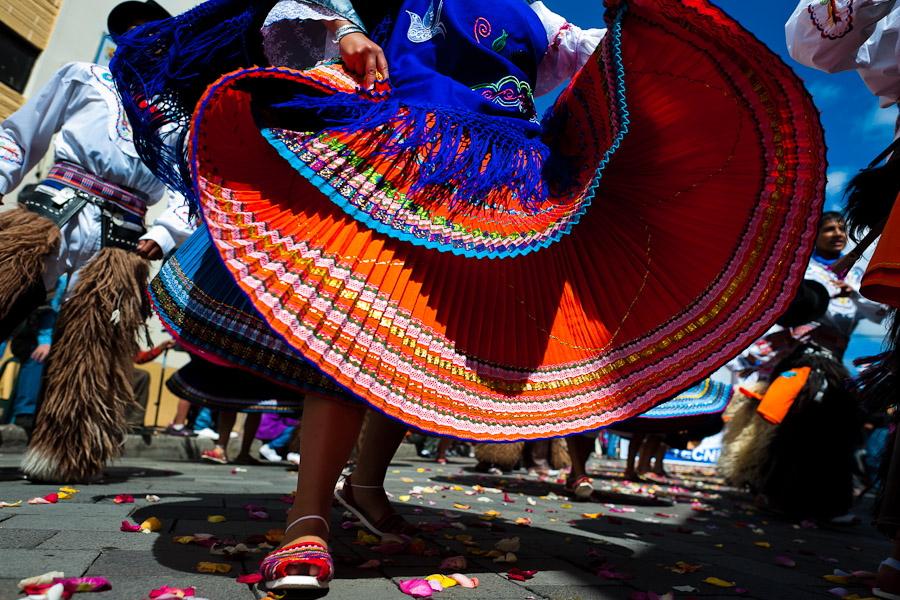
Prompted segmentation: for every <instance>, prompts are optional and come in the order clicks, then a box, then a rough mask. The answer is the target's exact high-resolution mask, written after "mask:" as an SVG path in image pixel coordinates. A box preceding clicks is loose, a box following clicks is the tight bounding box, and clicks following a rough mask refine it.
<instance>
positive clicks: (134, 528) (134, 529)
mask: <svg viewBox="0 0 900 600" xmlns="http://www.w3.org/2000/svg"><path fill="white" fill-rule="evenodd" d="M119 530H120V531H127V532H128V533H135V532H137V531H140V530H141V527H140V525H132V524H131V523H129V522H128V521H122V526H121V527H119Z"/></svg>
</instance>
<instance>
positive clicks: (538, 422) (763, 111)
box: [192, 0, 825, 441]
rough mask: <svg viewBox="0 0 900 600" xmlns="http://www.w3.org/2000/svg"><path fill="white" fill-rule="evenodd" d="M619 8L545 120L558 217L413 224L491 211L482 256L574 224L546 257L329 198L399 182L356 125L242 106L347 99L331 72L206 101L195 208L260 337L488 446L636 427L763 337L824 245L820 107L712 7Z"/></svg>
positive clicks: (279, 77) (199, 122)
mask: <svg viewBox="0 0 900 600" xmlns="http://www.w3.org/2000/svg"><path fill="white" fill-rule="evenodd" d="M628 9H629V12H628V14H626V15H625V18H624V23H623V28H622V37H621V43H620V45H618V46H615V45H612V44H607V45H604V47H603V48H602V49H599V50H598V52H597V54H596V55H595V56H594V57H592V59H591V60H590V61H589V63H588V65H586V66H585V68H584V69H583V70H582V72H581V73H579V75H578V76H576V78H575V79H574V80H573V82H572V84H571V85H570V87H569V88H568V89H567V90H566V91H565V92H564V93H563V96H562V97H561V98H560V100H559V102H558V103H557V105H556V107H555V109H554V111H555V114H557V115H559V114H562V111H567V115H568V118H567V119H566V120H565V124H564V127H565V132H564V135H558V136H557V137H556V140H557V141H556V142H554V143H555V144H556V146H555V147H554V148H555V150H557V151H559V152H562V153H563V154H566V155H568V156H574V157H575V158H573V159H572V161H573V162H572V164H574V166H575V167H576V170H575V174H574V179H575V181H576V183H575V185H574V186H573V187H571V188H570V192H569V196H568V197H566V198H562V197H561V198H557V204H556V205H555V206H556V207H557V208H558V207H559V206H568V207H569V208H568V209H567V210H560V211H558V214H555V216H554V215H551V216H552V219H550V221H549V222H548V220H547V219H548V217H547V215H546V214H540V215H529V214H528V213H515V214H513V213H512V212H510V210H509V206H508V205H503V203H502V202H494V203H492V204H490V205H483V206H481V207H478V208H477V209H471V210H469V212H466V213H465V214H463V215H461V216H459V215H454V214H453V211H454V210H463V209H461V208H459V207H456V208H455V209H454V208H451V207H447V206H431V207H429V206H421V205H420V206H418V207H413V208H414V212H415V210H418V209H421V210H418V213H417V214H418V215H419V216H420V218H421V220H422V223H423V225H422V227H421V228H419V229H416V231H417V232H418V231H421V230H427V229H428V228H429V227H430V228H431V229H432V231H434V232H435V233H434V235H438V234H439V233H440V232H438V231H437V230H436V229H435V228H436V227H438V226H442V225H443V224H445V223H446V222H447V220H448V219H453V218H457V217H458V219H460V220H461V221H460V222H464V224H465V226H466V227H473V224H474V223H477V222H478V221H479V219H481V221H482V222H483V223H484V226H483V227H482V228H481V229H480V230H479V231H478V234H479V235H481V237H482V238H484V239H485V240H487V241H486V242H485V243H490V240H491V239H497V238H499V237H501V236H504V235H507V236H508V237H509V239H513V240H518V239H521V236H525V237H527V235H528V232H529V231H530V230H531V221H530V220H529V219H532V218H533V220H534V223H536V224H539V225H540V227H541V228H543V229H541V230H540V231H537V229H536V228H535V231H537V233H536V234H535V235H540V234H541V231H543V232H550V231H551V230H553V227H554V223H553V219H557V220H560V219H564V218H568V217H569V216H571V215H572V214H575V213H578V215H577V216H578V218H577V219H572V221H571V222H570V223H567V224H566V226H565V227H563V228H562V229H561V230H559V231H561V232H562V233H560V234H559V235H557V234H556V233H553V232H551V234H547V236H546V240H547V243H546V244H544V246H545V247H542V248H541V249H539V250H537V251H530V252H527V253H521V254H518V255H515V256H509V257H506V258H473V257H471V256H467V255H465V253H464V252H463V253H454V252H448V251H441V250H440V249H438V248H434V247H428V246H427V245H423V244H420V243H413V242H411V241H409V240H407V239H398V237H397V236H394V235H392V234H390V232H387V233H383V232H381V231H376V229H375V228H373V227H371V226H368V225H366V224H364V223H363V222H361V220H360V219H358V218H355V217H358V216H359V214H360V213H359V212H358V211H357V212H354V211H356V210H357V209H352V210H351V209H350V208H349V207H348V205H347V204H346V203H345V204H341V203H340V202H339V201H338V200H340V199H336V193H337V194H340V193H341V191H342V190H344V191H346V195H345V196H344V197H345V198H346V197H348V196H353V197H356V195H359V194H362V195H363V196H364V197H363V199H365V198H366V197H367V196H365V195H366V194H370V195H371V197H373V198H374V197H376V195H377V191H378V190H379V189H383V188H379V187H378V185H376V184H375V183H374V182H373V181H374V180H373V179H372V178H371V177H372V176H373V174H374V177H375V179H377V178H378V177H382V178H386V179H390V177H389V172H390V165H384V164H376V162H377V160H376V159H375V158H374V155H372V154H367V148H366V147H365V144H363V143H362V142H361V140H364V139H366V138H365V136H366V133H367V132H360V133H355V132H351V133H346V132H345V133H335V132H327V131H326V132H324V133H321V134H311V133H306V132H303V131H296V130H291V129H290V128H288V127H285V126H284V125H283V124H282V123H279V122H275V121H267V117H266V115H260V114H257V113H255V112H254V110H253V94H254V90H255V89H265V88H266V84H270V83H271V82H273V81H276V82H277V84H278V85H279V86H293V87H294V88H296V93H297V94H303V93H313V90H314V89H315V93H319V94H321V93H322V91H321V90H322V89H323V86H322V85H313V84H311V83H310V82H311V80H313V79H315V78H316V77H319V76H321V79H324V78H327V79H328V80H329V81H330V85H337V86H339V85H340V79H341V77H340V75H339V74H338V75H337V76H336V75H335V72H334V67H333V65H331V66H326V67H323V68H320V69H319V70H318V71H312V72H304V73H296V72H290V71H286V70H283V69H249V70H245V71H241V72H237V73H233V74H230V75H228V76H226V77H224V78H222V79H221V80H220V81H219V82H217V83H216V84H214V85H213V86H211V87H210V89H209V90H208V92H207V95H206V96H205V97H204V99H203V101H202V102H201V104H200V106H199V108H198V111H197V113H196V114H195V118H194V122H193V148H192V150H193V166H194V170H195V178H196V185H197V188H198V190H199V193H200V200H201V203H202V209H203V214H204V217H205V221H206V224H207V226H208V228H209V231H210V233H211V236H212V240H213V243H214V245H215V247H216V249H217V251H218V253H219V255H220V256H221V258H222V260H223V261H224V264H225V266H226V267H227V269H228V272H229V273H230V275H231V276H232V277H233V278H234V281H235V282H236V283H237V285H238V286H239V287H240V289H241V290H242V291H243V292H244V293H245V294H246V295H247V297H248V298H249V300H250V302H251V303H252V304H253V306H254V308H255V309H256V310H257V311H258V313H259V315H261V317H262V318H263V319H264V320H265V322H266V323H267V324H268V326H269V327H271V329H272V330H273V332H274V333H276V334H277V335H278V336H280V337H281V338H283V340H284V341H285V342H287V344H289V345H290V346H291V347H293V348H294V349H295V350H296V351H297V352H298V356H299V357H302V360H305V361H308V362H309V363H311V364H312V365H313V366H314V367H315V369H317V370H319V371H321V372H323V373H325V374H326V375H328V376H329V377H330V378H332V379H333V380H334V381H336V382H337V383H338V384H340V385H341V386H342V387H344V388H346V389H347V390H348V391H349V392H351V393H352V394H353V395H355V396H357V397H359V398H362V399H364V400H365V401H366V402H368V403H369V404H370V405H371V406H373V407H374V408H376V409H378V410H380V411H382V412H384V413H386V414H387V415H389V416H391V417H395V418H397V419H400V420H401V421H404V422H405V423H407V424H409V425H411V426H414V427H417V428H419V429H423V430H426V431H430V432H434V433H437V434H445V435H453V436H457V437H463V438H469V439H476V440H492V441H503V440H517V439H524V438H539V437H548V436H553V435H567V434H573V433H577V432H582V431H587V430H592V429H596V428H599V427H603V426H606V425H609V424H611V423H614V422H616V421H620V420H623V419H626V418H629V417H632V416H635V415H637V414H639V413H641V412H643V411H645V410H647V409H649V408H651V407H652V406H654V405H655V404H657V403H658V402H660V401H662V400H664V399H666V398H671V397H672V396H674V395H675V394H677V393H678V392H679V391H680V390H683V389H685V388H687V387H689V386H691V385H692V384H694V383H696V382H697V381H699V380H700V379H702V378H703V377H704V376H706V375H707V374H708V373H710V372H711V371H713V370H715V369H716V368H718V367H719V366H721V365H722V364H723V363H724V362H726V361H727V360H728V359H729V358H730V357H731V356H732V355H733V354H735V353H736V352H738V351H739V350H740V349H742V348H743V347H745V346H747V345H749V344H750V343H751V342H752V341H753V340H754V339H756V338H757V337H759V336H760V335H761V334H763V333H764V332H765V330H766V329H767V328H768V327H769V326H770V325H771V324H772V323H773V322H774V321H775V319H776V318H777V317H778V316H779V315H780V314H781V312H782V311H783V310H784V309H785V308H786V306H787V304H788V303H789V301H790V299H791V298H792V296H793V293H794V291H795V289H796V287H797V285H798V284H799V282H800V280H801V279H802V277H803V273H804V268H805V265H806V263H807V260H808V258H809V255H810V253H811V251H812V245H813V241H814V238H815V235H816V220H817V217H818V215H819V213H820V211H821V207H822V199H823V196H824V182H825V159H824V151H825V147H824V141H823V137H822V131H821V127H820V125H819V121H818V113H817V110H816V109H815V107H814V105H813V104H812V101H811V99H810V98H809V96H808V94H807V93H806V91H805V90H804V89H803V86H802V84H801V82H800V81H799V79H798V78H797V77H796V76H795V75H794V74H793V73H792V72H791V70H790V69H789V68H788V67H787V66H785V65H784V64H783V63H782V62H781V60H780V59H778V58H777V57H776V56H775V55H774V54H773V53H771V52H770V51H769V50H768V49H766V48H765V47H764V46H763V45H762V44H761V43H760V42H758V41H757V40H756V39H755V38H753V36H751V35H750V34H749V33H747V32H746V31H744V30H743V29H741V28H740V27H739V26H738V25H737V24H736V23H734V22H733V21H732V20H730V19H729V18H728V17H727V16H725V15H724V14H723V13H722V12H721V11H719V10H718V9H716V8H714V7H712V6H710V5H709V4H708V3H706V2H699V1H690V2H683V3H679V2H673V1H670V0H667V1H664V2H658V1H650V0H635V1H633V2H629V3H628ZM616 52H620V53H621V54H620V56H619V57H618V59H619V60H621V65H622V66H623V69H624V75H623V76H622V78H621V81H620V82H619V83H620V84H621V85H622V87H623V90H624V99H625V104H626V106H627V108H626V109H625V111H623V112H621V113H620V114H621V116H623V117H624V119H625V120H624V121H623V122H622V123H617V122H616V119H615V115H613V116H612V117H611V116H610V115H611V111H609V110H599V109H597V108H596V107H597V106H599V105H600V104H602V103H606V105H607V106H608V103H609V102H615V101H616V94H617V91H616V90H611V89H608V86H609V82H610V81H611V80H614V79H615V73H613V74H612V75H611V74H610V69H611V66H610V65H612V64H613V62H614V59H615V57H613V56H612V55H613V54H614V53H616ZM321 79H320V80H321ZM335 82H337V83H335ZM623 124H624V125H626V126H627V133H625V134H624V137H621V136H618V132H617V129H616V128H617V127H619V126H621V125H623ZM623 130H624V127H623ZM368 134H371V132H368ZM620 137H621V139H620ZM585 140H587V142H585ZM586 148H587V149H586ZM329 149H330V150H331V152H329V151H328V150H329ZM610 150H614V153H613V152H612V151H610ZM348 157H349V159H348ZM601 162H603V163H608V164H605V165H600V163H601ZM600 166H604V167H605V168H604V169H603V171H602V173H600V175H601V177H599V179H596V177H595V174H596V173H597V172H598V170H599V168H600ZM369 167H371V168H369ZM360 177H362V180H360ZM366 177H370V178H369V179H366ZM335 190H337V192H335ZM397 200H398V203H397V207H395V208H396V209H397V211H400V210H401V209H402V210H407V212H406V213H403V214H402V215H401V213H400V212H397V213H396V214H397V215H400V216H404V215H405V216H404V218H408V219H409V218H412V217H410V216H409V215H410V213H409V212H408V209H410V205H409V203H408V202H406V201H405V200H404V198H403V196H402V190H401V191H400V192H398V196H397ZM567 203H568V204H567ZM382 208H383V209H384V207H382ZM387 208H390V207H387ZM429 209H433V210H429ZM375 210H377V207H376V209H375ZM440 210H443V211H444V212H445V213H446V214H444V213H441V214H438V213H437V212H435V211H440ZM382 216H383V215H382ZM389 216H390V215H389ZM400 216H398V217H397V218H400ZM442 219H443V220H442ZM460 226H462V225H460ZM511 227H515V228H518V229H516V230H515V231H513V230H512V229H510V228H511ZM485 232H488V233H485ZM451 234H452V232H451ZM517 236H518V237H517ZM401 237H402V236H401ZM504 239H506V238H504Z"/></svg>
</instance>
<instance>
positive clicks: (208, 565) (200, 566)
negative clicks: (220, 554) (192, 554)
mask: <svg viewBox="0 0 900 600" xmlns="http://www.w3.org/2000/svg"><path fill="white" fill-rule="evenodd" d="M230 570H231V565H226V564H224V563H214V562H208V561H202V562H199V563H197V571H199V572H200V573H227V572H229V571H230Z"/></svg>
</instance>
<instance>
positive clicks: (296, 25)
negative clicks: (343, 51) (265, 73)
mask: <svg viewBox="0 0 900 600" xmlns="http://www.w3.org/2000/svg"><path fill="white" fill-rule="evenodd" d="M339 19H340V20H344V21H350V22H351V23H355V24H356V25H359V26H360V27H362V28H363V29H365V27H364V26H363V24H362V21H360V20H359V17H358V16H357V14H356V11H354V10H353V5H352V4H351V3H350V2H349V1H348V0H330V1H329V0H322V1H315V0H306V1H304V0H280V1H279V2H278V3H277V4H276V5H275V6H274V7H273V8H272V10H271V11H269V14H268V15H267V16H266V20H265V22H264V23H263V28H262V35H263V51H264V52H265V55H266V58H267V59H269V62H271V63H272V64H273V65H275V66H279V67H291V68H293V69H305V68H309V67H312V66H313V65H315V64H316V63H317V62H319V61H322V60H327V59H331V58H338V57H340V49H339V47H338V45H337V44H335V43H334V36H333V35H332V34H331V32H330V31H328V30H327V29H326V28H325V27H323V26H322V24H321V21H336V20H339Z"/></svg>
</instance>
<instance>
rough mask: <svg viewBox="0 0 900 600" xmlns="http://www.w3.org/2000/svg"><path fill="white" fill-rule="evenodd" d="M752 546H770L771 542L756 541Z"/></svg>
mask: <svg viewBox="0 0 900 600" xmlns="http://www.w3.org/2000/svg"><path fill="white" fill-rule="evenodd" d="M754 546H759V547H760V548H771V547H772V544H770V543H769V542H756V544H754Z"/></svg>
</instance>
